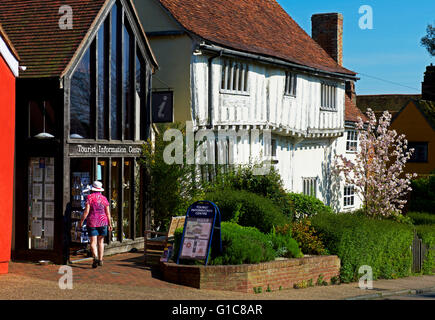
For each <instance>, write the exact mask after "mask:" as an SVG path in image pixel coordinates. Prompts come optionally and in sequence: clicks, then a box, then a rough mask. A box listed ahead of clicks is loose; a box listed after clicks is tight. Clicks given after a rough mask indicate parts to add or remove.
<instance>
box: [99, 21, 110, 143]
mask: <svg viewBox="0 0 435 320" xmlns="http://www.w3.org/2000/svg"><path fill="white" fill-rule="evenodd" d="M106 44H107V39H106V35H105V24H103V25H102V26H101V28H100V30H99V31H98V47H97V50H98V139H107V138H108V137H107V127H108V126H107V122H106V114H107V107H106V105H107V98H106V93H107V90H106V77H107V73H106V60H105V59H106V51H107V50H106Z"/></svg>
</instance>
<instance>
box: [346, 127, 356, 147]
mask: <svg viewBox="0 0 435 320" xmlns="http://www.w3.org/2000/svg"><path fill="white" fill-rule="evenodd" d="M357 150H358V131H356V130H348V131H347V139H346V152H357Z"/></svg>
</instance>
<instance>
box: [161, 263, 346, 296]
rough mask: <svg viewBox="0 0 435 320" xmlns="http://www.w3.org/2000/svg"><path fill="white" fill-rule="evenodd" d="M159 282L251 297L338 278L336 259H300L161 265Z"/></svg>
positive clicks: (338, 266) (338, 264)
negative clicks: (201, 264) (260, 288)
mask: <svg viewBox="0 0 435 320" xmlns="http://www.w3.org/2000/svg"><path fill="white" fill-rule="evenodd" d="M162 274H163V279H164V280H165V281H168V282H172V283H177V284H181V285H185V286H189V287H193V288H197V289H207V290H227V291H238V292H246V293H253V292H254V288H258V287H262V290H263V291H266V289H267V288H268V287H269V288H270V289H271V290H272V291H275V290H279V289H280V287H281V288H282V289H290V288H293V286H294V285H295V284H297V283H300V282H301V281H309V280H310V279H312V280H313V283H314V284H315V283H316V281H317V279H318V277H319V275H322V276H323V279H324V280H325V281H327V282H329V281H330V280H331V278H332V277H338V276H339V274H340V259H339V258H338V257H337V256H312V257H304V258H300V259H289V260H282V261H272V262H267V263H260V264H256V265H239V266H207V267H205V266H183V265H177V264H175V263H164V264H162Z"/></svg>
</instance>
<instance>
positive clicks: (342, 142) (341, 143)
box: [335, 128, 363, 212]
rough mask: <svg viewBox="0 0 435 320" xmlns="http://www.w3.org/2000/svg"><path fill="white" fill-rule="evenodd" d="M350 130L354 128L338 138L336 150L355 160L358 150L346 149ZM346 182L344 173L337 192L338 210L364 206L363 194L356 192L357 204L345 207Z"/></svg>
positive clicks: (350, 209) (355, 208)
mask: <svg viewBox="0 0 435 320" xmlns="http://www.w3.org/2000/svg"><path fill="white" fill-rule="evenodd" d="M348 130H352V129H349V128H346V131H345V133H344V135H343V136H342V137H340V138H338V139H337V141H336V142H335V145H336V152H337V154H341V155H343V156H344V157H346V158H347V159H348V160H350V161H354V160H355V158H356V152H348V151H346V141H347V131H348ZM359 149H360V148H359V142H358V150H359ZM345 185H346V184H345V182H344V176H343V174H342V175H341V182H340V187H339V193H338V194H337V198H338V200H339V201H338V203H337V204H336V205H337V208H336V210H337V211H338V212H348V211H353V210H357V209H360V208H361V207H362V206H363V201H362V196H361V194H358V193H356V192H355V204H354V206H352V207H344V198H343V193H344V187H345Z"/></svg>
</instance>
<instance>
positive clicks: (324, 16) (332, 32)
mask: <svg viewBox="0 0 435 320" xmlns="http://www.w3.org/2000/svg"><path fill="white" fill-rule="evenodd" d="M311 36H312V38H313V39H314V40H315V41H316V42H317V43H318V44H319V45H320V46H321V47H322V48H323V49H324V50H325V51H326V52H327V53H328V54H329V55H330V56H331V57H332V58H333V59H334V60H335V61H337V63H338V64H339V65H343V15H342V14H341V13H319V14H314V15H313V16H312V17H311Z"/></svg>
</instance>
